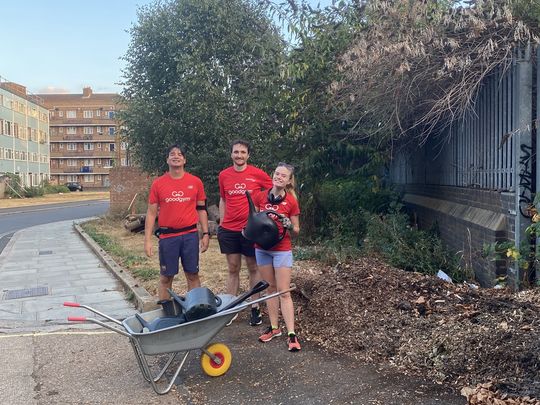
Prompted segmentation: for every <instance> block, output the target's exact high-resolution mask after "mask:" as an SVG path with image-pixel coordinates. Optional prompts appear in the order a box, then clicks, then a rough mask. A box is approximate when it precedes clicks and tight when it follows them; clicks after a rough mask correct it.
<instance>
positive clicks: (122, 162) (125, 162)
mask: <svg viewBox="0 0 540 405" xmlns="http://www.w3.org/2000/svg"><path fill="white" fill-rule="evenodd" d="M120 164H121V165H122V166H127V160H126V158H122V159H121V160H120Z"/></svg>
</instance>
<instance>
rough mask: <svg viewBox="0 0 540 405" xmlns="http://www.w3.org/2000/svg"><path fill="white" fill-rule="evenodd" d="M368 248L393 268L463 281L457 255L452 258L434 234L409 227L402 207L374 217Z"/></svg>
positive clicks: (369, 227)
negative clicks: (400, 209) (446, 275)
mask: <svg viewBox="0 0 540 405" xmlns="http://www.w3.org/2000/svg"><path fill="white" fill-rule="evenodd" d="M365 247H366V249H367V251H374V252H376V253H378V254H380V255H381V256H382V257H383V258H384V259H385V260H386V261H387V262H388V263H389V264H391V265H393V266H396V267H398V268H401V269H403V270H406V271H417V272H420V273H424V274H430V275H434V274H436V273H437V271H438V270H442V271H444V272H445V273H446V274H448V275H449V276H450V277H452V279H453V280H454V281H458V282H459V281H463V280H464V279H465V273H464V271H462V270H461V269H460V268H459V260H458V257H457V256H456V255H452V254H450V253H449V252H448V251H447V250H446V249H445V248H444V247H443V245H442V242H441V240H440V238H439V237H438V236H437V235H436V234H435V233H434V232H427V231H420V230H417V229H414V228H412V227H411V226H410V225H409V219H408V217H407V215H406V214H404V213H401V212H400V211H399V206H396V207H395V209H394V210H393V211H392V212H390V213H389V214H387V215H385V216H379V215H373V216H372V217H371V218H370V220H369V223H368V226H367V235H366V243H365Z"/></svg>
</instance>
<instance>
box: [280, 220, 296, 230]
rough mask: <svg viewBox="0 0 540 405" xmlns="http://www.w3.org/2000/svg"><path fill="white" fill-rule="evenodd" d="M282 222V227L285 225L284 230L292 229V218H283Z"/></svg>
mask: <svg viewBox="0 0 540 405" xmlns="http://www.w3.org/2000/svg"><path fill="white" fill-rule="evenodd" d="M280 221H281V225H283V228H285V229H292V227H293V224H292V222H291V220H290V218H287V217H283V218H281V219H280Z"/></svg>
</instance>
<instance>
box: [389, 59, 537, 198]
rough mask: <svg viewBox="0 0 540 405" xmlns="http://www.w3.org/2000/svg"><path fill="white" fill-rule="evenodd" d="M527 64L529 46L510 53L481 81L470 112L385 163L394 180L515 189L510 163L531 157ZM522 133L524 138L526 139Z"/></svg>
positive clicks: (517, 162)
mask: <svg viewBox="0 0 540 405" xmlns="http://www.w3.org/2000/svg"><path fill="white" fill-rule="evenodd" d="M522 63H525V64H526V65H527V66H526V68H529V69H532V65H533V63H532V60H531V57H530V50H528V49H524V50H521V51H519V52H516V55H515V58H514V60H513V63H512V64H511V66H510V67H509V68H508V69H507V70H506V71H504V72H503V71H502V70H501V69H499V70H497V71H495V72H493V73H492V74H491V75H490V76H489V77H487V78H486V80H484V82H483V83H482V85H481V88H480V90H479V92H478V95H477V98H476V100H475V101H474V103H473V108H472V111H470V112H468V113H467V114H466V115H465V116H464V117H463V118H462V119H460V120H457V121H455V122H453V123H452V124H451V126H450V127H449V128H448V129H447V130H445V131H444V132H443V133H440V134H436V135H433V136H431V137H430V138H429V139H428V141H427V142H426V144H425V145H424V146H423V147H421V148H418V149H416V150H414V151H410V152H409V153H400V154H398V156H396V158H395V159H394V161H393V162H392V164H391V167H390V173H391V179H392V181H393V182H394V183H397V184H426V185H444V186H457V187H472V188H480V189H488V190H499V191H515V190H514V189H515V184H516V182H519V181H520V179H519V178H518V176H516V172H515V168H516V167H518V168H519V167H520V163H522V164H523V163H525V164H527V163H530V161H532V158H531V155H532V144H531V142H530V130H531V128H530V123H531V121H530V116H529V118H528V117H527V114H526V113H524V109H526V108H529V111H530V110H531V102H532V98H531V94H532V93H531V85H530V80H529V81H528V82H527V81H526V80H524V77H523V76H524V74H523V64H522ZM527 137H528V140H526V138H527Z"/></svg>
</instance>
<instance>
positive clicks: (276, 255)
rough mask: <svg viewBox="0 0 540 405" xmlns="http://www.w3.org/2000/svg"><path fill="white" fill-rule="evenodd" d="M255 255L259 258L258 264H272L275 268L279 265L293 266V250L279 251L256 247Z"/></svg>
mask: <svg viewBox="0 0 540 405" xmlns="http://www.w3.org/2000/svg"><path fill="white" fill-rule="evenodd" d="M255 257H256V259H257V266H267V265H269V264H271V265H272V266H274V269H275V268H278V267H292V264H293V257H292V251H291V250H285V251H279V250H263V249H258V248H257V249H255Z"/></svg>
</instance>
